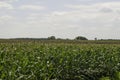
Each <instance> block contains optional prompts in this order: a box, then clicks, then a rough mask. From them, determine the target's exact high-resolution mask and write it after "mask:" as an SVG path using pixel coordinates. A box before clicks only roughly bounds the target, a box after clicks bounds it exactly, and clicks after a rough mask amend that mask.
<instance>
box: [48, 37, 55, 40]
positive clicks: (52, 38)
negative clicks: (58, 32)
mask: <svg viewBox="0 0 120 80" xmlns="http://www.w3.org/2000/svg"><path fill="white" fill-rule="evenodd" d="M48 39H49V40H55V39H56V38H55V36H50V37H48Z"/></svg>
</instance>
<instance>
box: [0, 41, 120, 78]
mask: <svg viewBox="0 0 120 80" xmlns="http://www.w3.org/2000/svg"><path fill="white" fill-rule="evenodd" d="M0 80H120V45H119V44H73V43H42V42H22V43H20V42H16V43H0Z"/></svg>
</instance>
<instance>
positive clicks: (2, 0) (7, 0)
mask: <svg viewBox="0 0 120 80" xmlns="http://www.w3.org/2000/svg"><path fill="white" fill-rule="evenodd" d="M16 1H18V0H0V2H16Z"/></svg>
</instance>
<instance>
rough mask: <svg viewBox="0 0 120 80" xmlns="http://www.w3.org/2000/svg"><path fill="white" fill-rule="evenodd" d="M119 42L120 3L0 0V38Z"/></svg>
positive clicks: (107, 0)
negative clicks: (83, 38) (52, 37)
mask: <svg viewBox="0 0 120 80" xmlns="http://www.w3.org/2000/svg"><path fill="white" fill-rule="evenodd" d="M52 35H54V36H56V37H59V38H74V37H76V36H85V37H87V38H88V39H94V38H95V37H97V38H99V39H101V38H106V39H108V38H111V39H120V0H0V38H16V37H17V38H18V37H20V38H21V37H24V38H25V37H29V38H31V37H33V38H43V37H49V36H52Z"/></svg>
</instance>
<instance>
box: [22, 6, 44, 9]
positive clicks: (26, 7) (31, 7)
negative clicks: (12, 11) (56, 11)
mask: <svg viewBox="0 0 120 80" xmlns="http://www.w3.org/2000/svg"><path fill="white" fill-rule="evenodd" d="M20 9H23V10H44V9H45V7H43V6H39V5H22V6H20Z"/></svg>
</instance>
